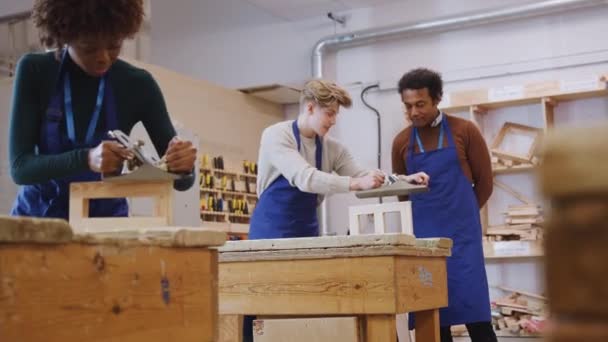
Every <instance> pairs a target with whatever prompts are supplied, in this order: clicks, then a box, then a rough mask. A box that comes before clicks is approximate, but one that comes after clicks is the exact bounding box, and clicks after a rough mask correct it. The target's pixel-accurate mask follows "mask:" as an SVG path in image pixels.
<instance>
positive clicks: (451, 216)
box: [392, 69, 497, 342]
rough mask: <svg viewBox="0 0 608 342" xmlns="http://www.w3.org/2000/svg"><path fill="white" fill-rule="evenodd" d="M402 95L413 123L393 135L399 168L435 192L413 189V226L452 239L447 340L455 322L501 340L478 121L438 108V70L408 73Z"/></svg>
mask: <svg viewBox="0 0 608 342" xmlns="http://www.w3.org/2000/svg"><path fill="white" fill-rule="evenodd" d="M399 94H400V95H401V100H402V102H403V104H404V105H405V112H406V116H407V119H408V120H409V121H410V122H411V126H409V127H407V128H406V129H404V130H403V131H401V132H400V133H399V134H398V135H397V136H396V137H395V139H394V141H393V150H392V163H393V172H394V173H396V174H411V173H416V172H425V173H426V174H428V175H429V177H430V182H429V189H430V191H429V192H426V193H422V194H416V195H411V196H410V200H411V201H412V210H413V218H414V233H415V235H416V237H418V238H427V237H448V238H451V239H452V240H453V241H454V247H453V249H452V256H451V257H450V258H448V261H447V270H448V298H449V299H448V307H447V308H443V309H441V311H440V321H441V341H442V342H451V341H452V336H451V333H450V326H452V325H457V324H466V326H467V330H468V331H469V335H470V336H471V340H472V341H473V342H495V341H497V340H496V334H495V333H494V330H493V329H492V324H491V320H492V318H491V312H490V296H489V291H488V281H487V277H486V271H485V264H484V256H483V248H482V240H481V235H482V231H481V220H480V217H479V209H480V208H481V207H482V206H483V205H484V204H485V203H486V201H487V200H488V198H489V197H490V194H491V193H492V168H491V163H490V154H489V152H488V148H487V145H486V142H485V141H484V138H483V136H482V135H481V132H480V131H479V129H477V127H476V126H475V124H474V123H473V122H471V121H468V120H465V119H461V118H457V117H454V116H448V115H446V114H445V113H442V112H441V111H440V110H439V109H438V108H437V106H438V104H439V102H440V101H441V97H442V96H443V81H442V80H441V76H440V75H439V74H438V73H436V72H434V71H432V70H429V69H415V70H412V71H410V72H408V73H406V74H405V75H404V76H403V77H402V78H401V80H400V81H399ZM400 199H401V200H404V198H400ZM410 327H413V324H410Z"/></svg>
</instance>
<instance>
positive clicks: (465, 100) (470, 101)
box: [450, 89, 488, 107]
mask: <svg viewBox="0 0 608 342" xmlns="http://www.w3.org/2000/svg"><path fill="white" fill-rule="evenodd" d="M450 102H451V106H450V107H457V106H471V105H475V104H481V103H486V102H488V91H487V89H475V90H465V91H458V92H453V93H450Z"/></svg>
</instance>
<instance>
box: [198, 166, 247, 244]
mask: <svg viewBox="0 0 608 342" xmlns="http://www.w3.org/2000/svg"><path fill="white" fill-rule="evenodd" d="M200 172H201V177H206V176H207V175H211V177H214V183H215V184H218V183H217V182H220V179H221V178H223V177H228V178H230V179H231V180H234V181H235V182H241V183H242V182H249V183H250V184H252V183H253V182H255V181H256V180H257V176H256V175H254V174H248V173H241V172H235V171H232V170H221V169H214V168H200ZM201 184H202V183H201ZM250 186H253V190H254V191H255V185H250ZM250 190H251V188H250ZM200 194H201V201H204V200H207V199H208V197H209V196H213V197H214V198H216V200H217V199H220V198H221V199H222V200H223V201H224V205H223V211H211V210H201V211H200V214H201V222H202V223H201V224H202V226H203V227H208V228H210V229H213V230H221V231H225V232H227V233H229V234H231V235H235V234H236V235H238V236H239V237H240V238H246V236H247V234H248V233H249V224H248V223H244V222H233V221H243V220H245V221H247V222H248V221H249V219H250V218H251V215H250V213H252V212H253V209H254V208H255V203H256V202H257V198H258V197H257V195H256V194H255V193H250V192H246V191H239V190H237V191H232V190H229V189H224V188H217V187H214V188H209V187H206V186H201V187H200ZM233 199H235V200H244V201H246V202H247V207H248V212H249V214H241V213H231V212H228V211H227V209H228V202H227V201H228V200H233Z"/></svg>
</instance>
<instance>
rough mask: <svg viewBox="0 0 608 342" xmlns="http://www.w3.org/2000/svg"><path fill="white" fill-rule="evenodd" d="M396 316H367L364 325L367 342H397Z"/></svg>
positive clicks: (364, 317)
mask: <svg viewBox="0 0 608 342" xmlns="http://www.w3.org/2000/svg"><path fill="white" fill-rule="evenodd" d="M395 318H396V317H395V315H366V316H363V322H362V325H363V326H364V329H363V331H364V334H365V339H364V341H366V342H376V341H382V342H396V341H397V324H396V323H395Z"/></svg>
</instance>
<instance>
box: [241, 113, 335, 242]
mask: <svg viewBox="0 0 608 342" xmlns="http://www.w3.org/2000/svg"><path fill="white" fill-rule="evenodd" d="M292 129H293V135H294V137H295V138H296V142H297V143H298V151H299V150H300V130H299V129H298V124H297V121H294V122H293V124H292ZM315 143H316V150H315V162H316V168H317V169H318V170H321V158H322V153H323V145H322V143H321V139H319V137H318V136H317V137H316V139H315ZM318 235H319V222H318V220H317V195H316V194H313V193H308V192H303V191H300V190H299V189H298V188H297V187H294V186H291V184H289V182H288V181H287V179H286V178H285V177H283V176H282V175H281V176H279V177H278V178H277V179H275V180H274V181H273V182H272V183H271V184H270V186H269V187H268V188H267V189H266V190H264V192H263V193H262V195H261V196H260V199H259V201H258V204H257V205H256V207H255V209H254V210H253V216H252V217H251V223H250V225H249V239H251V240H256V239H278V238H293V237H310V236H318Z"/></svg>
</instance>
